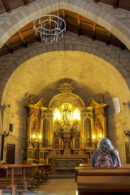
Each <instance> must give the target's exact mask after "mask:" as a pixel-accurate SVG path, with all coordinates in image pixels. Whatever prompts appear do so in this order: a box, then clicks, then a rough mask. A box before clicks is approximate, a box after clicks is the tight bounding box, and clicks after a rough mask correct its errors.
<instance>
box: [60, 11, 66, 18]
mask: <svg viewBox="0 0 130 195" xmlns="http://www.w3.org/2000/svg"><path fill="white" fill-rule="evenodd" d="M61 16H62V18H63V19H64V20H65V10H61Z"/></svg>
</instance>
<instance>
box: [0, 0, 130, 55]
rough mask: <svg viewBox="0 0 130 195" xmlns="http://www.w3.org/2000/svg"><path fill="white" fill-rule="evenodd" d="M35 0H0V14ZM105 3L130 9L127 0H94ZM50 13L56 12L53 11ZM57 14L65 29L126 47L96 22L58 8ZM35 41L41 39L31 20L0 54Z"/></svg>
mask: <svg viewBox="0 0 130 195" xmlns="http://www.w3.org/2000/svg"><path fill="white" fill-rule="evenodd" d="M33 1H36V0H13V1H10V0H0V14H2V13H4V12H11V10H12V9H15V8H17V7H20V6H23V5H28V4H29V3H31V2H33ZM99 2H102V3H107V4H110V5H113V6H114V7H115V8H118V7H120V8H123V9H128V10H130V1H129V0H95V3H99ZM52 14H57V13H56V12H53V13H52ZM59 14H60V16H61V17H62V18H64V19H65V21H66V23H67V31H71V32H75V33H77V34H78V35H79V36H80V35H84V36H88V37H90V38H92V39H93V40H98V41H102V42H105V43H106V44H107V45H110V44H111V45H114V46H117V47H120V48H121V49H126V47H125V45H124V44H123V43H122V42H121V41H120V40H119V39H117V38H116V37H115V36H114V35H113V34H112V33H111V32H109V31H108V30H106V29H105V28H104V27H102V26H100V25H98V24H96V23H95V22H93V21H91V20H89V19H87V18H85V17H83V16H81V15H79V14H77V13H74V12H71V11H68V10H59ZM36 41H41V39H40V37H39V36H37V37H36V36H35V32H34V30H33V22H31V23H29V24H27V25H26V26H24V27H23V28H22V29H20V30H19V31H18V32H17V33H15V34H14V35H13V36H12V37H11V38H10V39H9V40H8V41H7V42H6V43H5V44H4V46H3V47H2V48H1V49H0V56H2V55H5V54H7V53H13V52H14V51H15V50H18V49H20V48H22V47H27V46H28V45H29V44H32V43H34V42H36Z"/></svg>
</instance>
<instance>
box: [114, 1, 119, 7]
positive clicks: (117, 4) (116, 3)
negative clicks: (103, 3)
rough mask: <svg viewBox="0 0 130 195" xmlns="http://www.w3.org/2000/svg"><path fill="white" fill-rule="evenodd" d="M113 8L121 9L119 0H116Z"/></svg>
mask: <svg viewBox="0 0 130 195" xmlns="http://www.w3.org/2000/svg"><path fill="white" fill-rule="evenodd" d="M113 7H114V8H118V7H119V0H114V4H113Z"/></svg>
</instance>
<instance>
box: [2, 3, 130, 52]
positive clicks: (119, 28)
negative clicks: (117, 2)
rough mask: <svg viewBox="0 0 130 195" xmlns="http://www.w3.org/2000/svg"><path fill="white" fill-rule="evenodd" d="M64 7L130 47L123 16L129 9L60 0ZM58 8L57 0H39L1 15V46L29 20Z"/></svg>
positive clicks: (129, 31) (60, 7)
mask: <svg viewBox="0 0 130 195" xmlns="http://www.w3.org/2000/svg"><path fill="white" fill-rule="evenodd" d="M63 8H64V9H67V10H69V11H73V12H76V13H78V14H80V15H82V16H84V17H87V18H88V19H90V20H93V21H94V22H96V23H97V24H99V25H101V26H103V27H104V28H106V29H107V30H109V31H110V32H112V33H113V34H114V35H115V36H116V37H117V38H118V39H119V40H121V41H122V42H123V43H124V44H125V45H126V46H127V48H128V49H130V40H129V37H130V29H129V27H128V25H127V22H124V20H122V17H124V16H125V17H126V15H127V12H128V11H126V10H121V9H119V10H115V9H113V8H112V7H111V6H107V5H104V4H100V5H98V4H95V3H94V2H93V1H91V0H78V1H73V0H70V1H69V2H68V0H60V1H59V9H63ZM56 10H57V3H56V2H55V1H51V0H48V1H47V2H46V3H45V2H44V1H42V0H39V1H35V2H33V3H31V4H29V6H27V7H25V6H22V7H20V8H17V9H15V10H13V11H12V12H11V13H6V14H4V15H1V16H0V19H1V21H3V23H1V25H0V37H1V38H0V47H2V45H3V44H4V43H5V42H6V41H7V40H8V39H9V38H10V37H11V36H12V35H13V34H14V33H16V32H17V31H18V30H19V29H21V28H22V27H24V26H25V25H26V24H28V23H29V22H31V21H33V20H34V19H36V18H37V17H39V16H40V15H42V14H47V13H50V12H53V11H56ZM103 10H104V11H103ZM120 15H121V17H120ZM126 19H127V17H126Z"/></svg>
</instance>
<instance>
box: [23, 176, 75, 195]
mask: <svg viewBox="0 0 130 195" xmlns="http://www.w3.org/2000/svg"><path fill="white" fill-rule="evenodd" d="M41 194H42V195H76V183H75V180H74V179H48V181H47V182H46V183H44V184H43V185H41V186H39V187H38V188H37V189H35V191H34V192H28V193H26V195H41Z"/></svg>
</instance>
